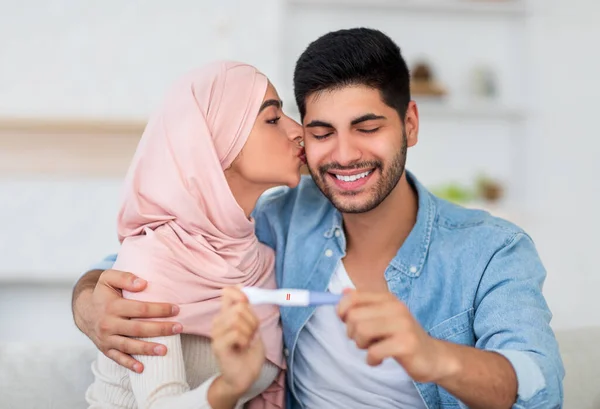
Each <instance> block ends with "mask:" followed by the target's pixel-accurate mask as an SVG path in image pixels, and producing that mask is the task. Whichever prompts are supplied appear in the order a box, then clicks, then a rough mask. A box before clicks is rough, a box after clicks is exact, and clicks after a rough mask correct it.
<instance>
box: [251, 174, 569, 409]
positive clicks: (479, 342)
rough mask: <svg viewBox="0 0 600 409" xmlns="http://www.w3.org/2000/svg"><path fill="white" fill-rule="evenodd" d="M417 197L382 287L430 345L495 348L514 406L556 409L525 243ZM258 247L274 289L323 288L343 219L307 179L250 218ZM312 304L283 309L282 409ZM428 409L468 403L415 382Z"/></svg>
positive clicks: (537, 280)
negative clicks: (269, 260) (512, 381)
mask: <svg viewBox="0 0 600 409" xmlns="http://www.w3.org/2000/svg"><path fill="white" fill-rule="evenodd" d="M407 177H408V180H409V182H410V183H411V185H412V186H413V187H414V189H415V190H416V192H417V194H418V203H419V209H418V214H417V220H416V224H415V226H414V227H413V229H412V231H411V232H410V234H409V236H408V238H407V239H406V240H405V242H404V244H403V245H402V247H401V248H400V249H399V251H398V253H397V254H396V257H395V258H394V259H393V260H392V261H391V263H390V264H389V265H388V267H387V269H386V270H385V279H386V281H387V285H388V288H389V290H390V291H391V292H392V293H393V294H394V295H396V296H397V297H398V298H399V299H400V300H401V301H403V302H404V303H405V304H406V305H407V307H408V308H409V310H410V311H411V313H412V314H413V315H414V317H415V318H416V319H417V321H418V322H419V323H420V324H421V326H422V327H423V328H424V329H425V330H426V331H427V332H428V333H429V334H430V335H431V336H432V337H435V338H439V339H442V340H446V341H450V342H454V343H457V344H463V345H468V346H473V347H476V348H479V349H484V350H489V351H495V352H498V353H500V354H502V355H503V356H505V357H506V358H507V359H508V360H509V361H510V362H511V364H512V365H513V367H514V369H515V372H516V375H517V379H518V400H517V402H516V404H515V405H514V406H513V407H514V408H531V409H533V408H540V409H542V408H543V409H551V408H560V407H562V402H563V389H562V380H563V377H564V368H563V364H562V360H561V357H560V353H559V349H558V344H557V341H556V339H555V337H554V334H553V332H552V330H551V328H550V325H549V323H550V319H551V316H552V315H551V313H550V310H549V308H548V305H547V304H546V301H545V300H544V297H543V295H542V284H543V282H544V279H545V276H546V272H545V269H544V267H543V265H542V263H541V261H540V259H539V257H538V253H537V251H536V249H535V246H534V244H533V242H532V240H531V238H530V237H529V236H528V235H527V234H526V233H525V232H524V231H523V230H521V229H520V228H518V227H517V226H515V225H513V224H511V223H509V222H507V221H504V220H501V219H498V218H495V217H492V216H491V215H489V214H488V213H486V212H484V211H481V210H472V209H465V208H462V207H459V206H456V205H453V204H450V203H449V202H446V201H444V200H441V199H439V198H437V197H435V196H434V195H432V194H431V193H430V192H429V191H427V189H425V188H424V187H423V186H422V185H421V184H420V183H419V182H418V181H417V180H416V178H415V177H414V176H413V175H412V174H411V173H410V172H407ZM253 216H254V218H255V221H256V234H257V236H258V238H259V240H260V241H262V242H263V243H265V244H267V245H269V246H270V247H273V248H274V249H275V250H276V254H277V256H276V274H277V283H278V286H279V287H286V288H304V289H309V290H316V291H326V289H327V286H328V284H329V280H330V278H331V276H332V274H333V272H334V271H335V269H336V267H337V265H338V263H340V260H341V259H342V258H343V257H344V256H345V254H346V238H345V235H344V230H343V227H342V216H341V214H340V213H339V212H338V211H337V210H336V209H335V208H334V207H333V205H332V204H331V202H329V200H328V199H327V198H325V197H324V196H323V195H322V194H321V192H320V191H319V189H318V188H317V187H316V185H315V184H314V182H313V181H312V179H311V178H309V177H303V179H302V181H301V183H300V185H299V186H298V187H297V188H295V189H288V188H279V189H274V190H272V191H270V192H269V193H268V194H265V195H263V197H261V199H260V200H259V203H258V204H257V207H256V209H255V212H254V214H253ZM313 312H314V307H306V308H298V307H282V308H281V319H282V323H283V334H284V342H285V348H286V349H285V351H284V352H285V355H286V356H287V360H288V384H289V392H290V393H289V394H288V399H289V405H288V407H291V408H301V407H303V406H302V405H301V404H300V403H299V402H298V401H297V398H296V393H295V389H294V352H295V350H296V342H297V340H298V335H299V333H300V331H302V328H303V327H304V325H305V324H306V323H307V322H308V320H309V319H310V317H311V315H312V314H313ZM415 385H416V387H417V389H418V391H419V393H420V394H421V397H422V398H423V400H424V401H425V403H426V404H427V407H428V408H429V409H433V408H450V407H460V408H466V407H467V406H466V405H464V404H462V403H460V402H458V401H457V399H456V398H454V397H453V396H452V395H450V394H449V393H448V392H447V391H445V390H444V389H443V388H441V387H439V386H437V385H435V384H431V383H427V384H425V383H415Z"/></svg>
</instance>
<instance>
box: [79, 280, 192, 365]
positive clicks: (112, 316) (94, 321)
mask: <svg viewBox="0 0 600 409" xmlns="http://www.w3.org/2000/svg"><path fill="white" fill-rule="evenodd" d="M146 285H147V283H146V282H145V281H144V280H142V279H140V278H137V277H136V276H135V275H133V274H131V273H126V272H122V271H117V270H106V271H104V272H103V273H102V274H101V275H100V277H99V279H98V282H97V283H96V285H95V286H93V281H91V279H90V278H88V279H87V281H86V280H85V276H84V277H82V278H81V279H80V280H79V282H78V283H77V285H76V287H75V289H74V291H73V293H74V295H73V316H74V319H75V323H76V324H77V326H78V327H79V329H80V330H81V331H82V332H83V333H84V334H86V335H87V336H88V337H89V338H90V339H91V340H92V342H93V343H94V344H95V345H96V347H98V349H99V350H100V351H102V353H103V354H104V355H106V356H107V357H109V358H110V359H112V360H113V361H115V362H117V363H118V364H120V365H122V366H124V367H126V368H129V369H130V370H132V371H135V372H138V373H141V372H142V371H143V370H144V368H143V365H142V364H141V363H140V362H139V361H136V360H135V359H134V358H133V357H132V356H131V355H133V354H136V355H164V354H166V352H167V349H166V347H165V346H164V345H161V344H155V343H149V342H143V341H139V340H135V339H131V338H130V337H140V338H143V337H157V336H166V335H173V334H178V333H180V332H181V331H182V330H183V328H182V326H181V324H179V323H174V322H150V321H140V320H135V318H167V317H172V316H174V315H177V313H178V312H179V307H178V306H176V305H171V304H163V303H147V302H141V301H134V300H126V299H124V298H123V296H122V290H127V291H132V292H139V291H142V290H143V289H144V288H146Z"/></svg>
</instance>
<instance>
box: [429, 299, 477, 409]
mask: <svg viewBox="0 0 600 409" xmlns="http://www.w3.org/2000/svg"><path fill="white" fill-rule="evenodd" d="M473 318H474V310H473V308H470V309H468V310H466V311H463V312H461V313H459V314H456V315H454V316H453V317H450V318H448V319H446V320H444V321H442V322H441V323H439V324H436V325H434V326H433V327H432V328H431V329H430V330H429V331H428V333H429V335H430V336H432V337H434V338H437V339H441V340H443V341H448V342H453V343H455V344H461V345H468V346H474V345H475V334H474V333H473ZM438 392H439V397H440V405H441V407H443V408H459V407H460V406H459V403H458V401H457V399H456V398H455V397H454V396H452V395H451V394H450V393H448V392H447V391H446V390H445V389H443V388H441V387H439V386H438Z"/></svg>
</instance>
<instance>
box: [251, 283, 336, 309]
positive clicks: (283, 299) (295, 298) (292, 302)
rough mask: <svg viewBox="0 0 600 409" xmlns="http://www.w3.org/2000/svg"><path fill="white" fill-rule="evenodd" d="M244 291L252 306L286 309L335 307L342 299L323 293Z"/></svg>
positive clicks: (283, 290) (254, 288)
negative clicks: (282, 307)
mask: <svg viewBox="0 0 600 409" xmlns="http://www.w3.org/2000/svg"><path fill="white" fill-rule="evenodd" d="M242 291H243V292H244V293H245V294H246V296H247V297H248V300H249V301H250V304H253V305H256V304H275V305H281V306H284V307H309V306H318V305H335V304H337V303H338V302H339V301H340V299H341V298H342V295H341V294H332V293H327V292H321V291H308V290H296V289H291V288H280V289H278V290H267V289H264V288H258V287H244V288H242Z"/></svg>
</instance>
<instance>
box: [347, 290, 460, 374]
mask: <svg viewBox="0 0 600 409" xmlns="http://www.w3.org/2000/svg"><path fill="white" fill-rule="evenodd" d="M338 314H339V316H340V318H341V319H342V321H343V322H345V323H346V326H347V330H348V337H349V338H350V339H352V340H353V341H354V342H356V345H357V347H358V348H360V349H366V350H367V351H368V354H367V363H368V364H369V365H373V366H375V365H379V364H381V362H383V360H384V359H386V358H394V359H395V360H396V361H397V362H398V363H399V364H400V365H401V366H402V367H403V368H404V370H405V371H406V372H407V373H408V374H409V375H410V376H411V377H412V379H414V380H415V381H417V382H436V381H439V380H440V379H442V378H444V377H445V376H448V375H450V374H451V373H452V372H453V371H455V370H456V367H455V366H454V365H453V362H452V361H451V360H448V361H446V360H444V354H443V351H444V349H443V347H442V345H441V341H439V340H437V339H435V338H433V337H431V336H429V334H427V333H426V332H425V330H424V329H423V328H422V327H421V326H420V325H419V323H418V322H417V321H416V320H415V319H414V317H413V316H412V314H411V313H410V311H409V310H408V308H407V307H406V305H404V303H402V302H401V301H400V300H398V298H396V297H395V296H394V295H393V294H392V293H389V292H380V293H367V292H358V291H347V292H345V296H344V298H343V299H342V301H341V302H340V304H339V306H338Z"/></svg>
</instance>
